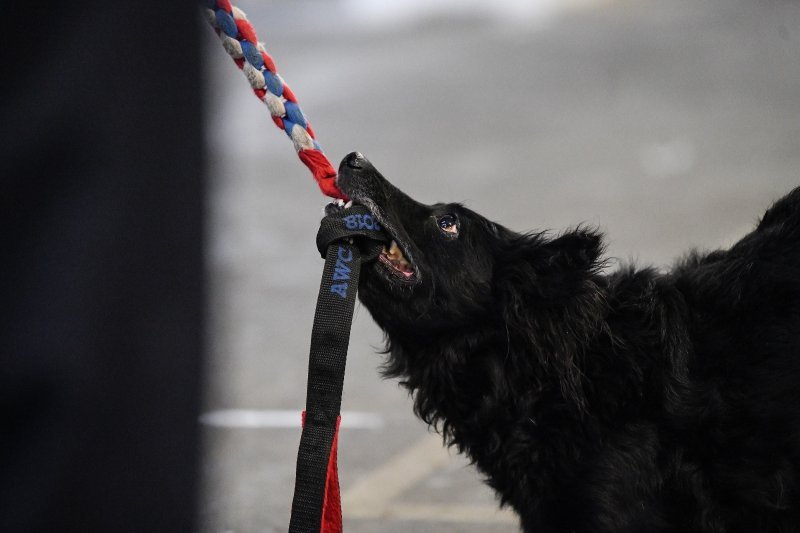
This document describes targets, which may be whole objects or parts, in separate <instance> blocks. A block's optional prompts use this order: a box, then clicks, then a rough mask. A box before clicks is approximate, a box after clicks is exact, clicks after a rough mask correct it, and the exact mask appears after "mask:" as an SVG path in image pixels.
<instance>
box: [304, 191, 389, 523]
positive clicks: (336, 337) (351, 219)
mask: <svg viewBox="0 0 800 533" xmlns="http://www.w3.org/2000/svg"><path fill="white" fill-rule="evenodd" d="M386 240H387V237H386V236H385V235H384V234H383V233H382V228H381V227H380V225H379V224H378V223H377V221H375V220H374V218H373V216H372V215H371V214H370V213H369V211H367V210H366V208H364V207H362V206H354V207H353V208H350V209H346V210H345V209H342V208H336V207H334V208H329V209H328V215H327V216H326V217H325V218H324V219H323V220H322V222H321V224H320V230H319V233H318V234H317V247H318V248H319V249H320V253H321V254H322V255H323V257H325V267H324V268H323V271H322V281H321V282H320V289H319V296H318V297H317V308H316V311H315V313H314V326H313V329H312V332H311V350H310V355H309V363H308V386H307V392H306V418H305V425H304V427H303V433H302V436H301V437H300V447H299V450H298V453H297V473H296V479H295V487H294V499H293V501H292V517H291V521H290V523H289V533H319V531H320V523H321V520H322V506H323V501H324V498H325V480H326V476H327V470H328V461H329V457H330V452H331V446H332V444H333V438H334V435H335V434H336V423H337V419H338V417H339V411H340V409H341V403H342V385H343V382H344V371H345V362H346V360H347V346H348V344H349V341H350V325H351V323H352V320H353V308H354V306H355V300H356V292H357V290H358V278H359V274H360V271H361V262H362V261H369V260H371V259H374V258H375V257H377V255H378V254H379V253H380V250H381V248H382V247H383V244H382V243H383V242H385V241H386ZM362 250H363V251H364V254H363V255H362Z"/></svg>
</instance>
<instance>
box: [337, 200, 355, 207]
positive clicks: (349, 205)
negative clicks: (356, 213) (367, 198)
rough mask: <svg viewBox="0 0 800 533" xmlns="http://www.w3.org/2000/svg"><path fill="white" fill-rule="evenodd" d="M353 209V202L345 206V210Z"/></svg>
mask: <svg viewBox="0 0 800 533" xmlns="http://www.w3.org/2000/svg"><path fill="white" fill-rule="evenodd" d="M340 201H341V200H340ZM351 207H353V200H350V201H349V202H347V203H346V204H344V208H345V209H350V208H351Z"/></svg>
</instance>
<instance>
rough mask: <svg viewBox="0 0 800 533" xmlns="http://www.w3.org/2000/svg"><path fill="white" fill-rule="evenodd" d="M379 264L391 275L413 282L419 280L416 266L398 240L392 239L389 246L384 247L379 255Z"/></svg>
mask: <svg viewBox="0 0 800 533" xmlns="http://www.w3.org/2000/svg"><path fill="white" fill-rule="evenodd" d="M390 236H391V235H390ZM378 264H379V265H380V266H381V267H383V269H384V270H385V271H386V272H387V273H388V274H389V275H391V276H393V277H395V278H397V279H399V280H400V281H404V282H408V283H412V282H415V281H416V280H417V275H416V273H415V272H414V266H413V265H412V264H411V262H410V261H409V260H408V259H406V256H405V254H404V253H403V250H402V249H401V248H400V246H398V245H397V241H395V240H394V239H392V242H391V244H389V246H384V247H383V251H382V252H381V254H380V255H379V256H378Z"/></svg>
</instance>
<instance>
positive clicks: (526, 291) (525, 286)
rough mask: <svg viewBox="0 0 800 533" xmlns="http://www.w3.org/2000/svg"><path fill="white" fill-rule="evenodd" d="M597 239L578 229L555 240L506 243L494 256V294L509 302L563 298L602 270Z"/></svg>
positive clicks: (536, 237) (538, 236) (532, 237)
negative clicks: (509, 299) (520, 299)
mask: <svg viewBox="0 0 800 533" xmlns="http://www.w3.org/2000/svg"><path fill="white" fill-rule="evenodd" d="M602 253H603V242H602V237H601V235H600V234H599V233H598V232H597V231H594V230H591V229H589V228H585V227H579V228H577V229H575V230H573V231H569V232H567V233H564V234H562V235H560V236H558V237H556V238H549V237H547V236H546V235H545V234H543V233H532V234H527V235H517V236H516V237H515V238H511V239H506V240H505V241H504V242H503V244H502V245H501V246H500V247H499V248H498V251H497V254H496V256H495V272H494V276H493V277H494V290H495V292H496V294H497V295H498V296H503V295H505V296H506V297H509V298H511V299H514V300H516V299H518V298H520V297H523V298H528V299H529V298H531V297H533V298H535V299H537V300H542V302H543V303H544V302H548V301H549V302H552V301H553V300H559V299H562V298H567V297H569V295H571V294H575V292H576V291H581V286H582V285H583V284H584V282H586V281H587V280H589V279H590V278H592V277H593V276H595V275H596V274H597V272H598V270H600V268H601V267H602V263H601V261H600V256H601V254H602Z"/></svg>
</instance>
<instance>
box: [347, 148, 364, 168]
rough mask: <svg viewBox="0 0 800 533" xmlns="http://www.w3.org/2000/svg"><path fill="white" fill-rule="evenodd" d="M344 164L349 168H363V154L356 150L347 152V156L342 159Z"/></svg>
mask: <svg viewBox="0 0 800 533" xmlns="http://www.w3.org/2000/svg"><path fill="white" fill-rule="evenodd" d="M344 161H345V164H346V165H347V166H348V167H350V168H355V169H361V168H364V163H365V162H366V159H365V158H364V156H363V155H361V154H360V153H358V152H352V153H350V154H347V157H345V159H344Z"/></svg>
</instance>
